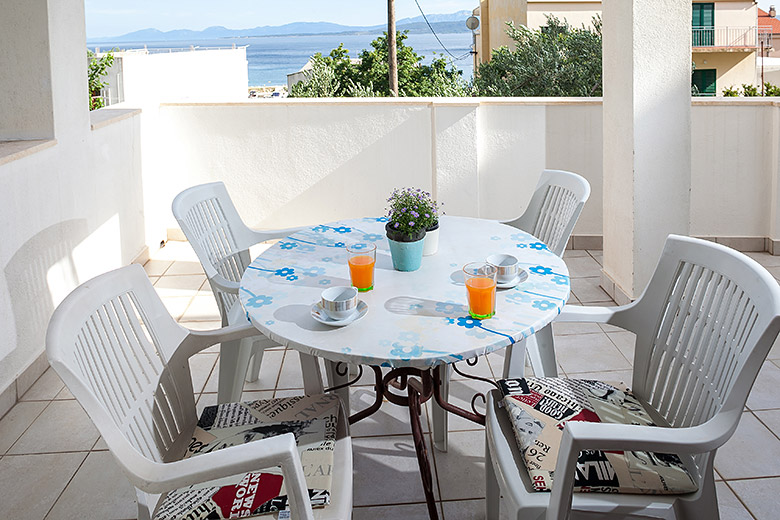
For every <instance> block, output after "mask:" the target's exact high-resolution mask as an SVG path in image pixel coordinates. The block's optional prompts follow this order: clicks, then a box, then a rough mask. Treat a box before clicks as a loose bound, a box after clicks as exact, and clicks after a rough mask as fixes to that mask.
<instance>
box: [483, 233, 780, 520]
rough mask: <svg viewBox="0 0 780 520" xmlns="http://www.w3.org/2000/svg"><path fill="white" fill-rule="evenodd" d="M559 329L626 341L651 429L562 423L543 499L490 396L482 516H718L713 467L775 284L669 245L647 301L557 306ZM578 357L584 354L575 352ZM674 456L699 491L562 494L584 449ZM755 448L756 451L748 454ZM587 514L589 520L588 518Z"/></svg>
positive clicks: (743, 265) (769, 318)
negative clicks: (601, 330) (601, 331)
mask: <svg viewBox="0 0 780 520" xmlns="http://www.w3.org/2000/svg"><path fill="white" fill-rule="evenodd" d="M560 319H561V320H562V321H579V322H598V323H609V324H611V325H615V326H618V327H621V328H624V329H626V330H630V331H632V332H634V333H635V334H636V347H635V354H634V374H633V382H632V391H633V393H634V395H635V396H636V397H637V398H638V399H639V400H640V401H641V402H642V403H643V404H644V405H645V406H646V407H647V408H648V410H649V411H650V413H651V415H653V416H654V417H653V419H654V421H655V422H656V423H657V424H658V425H659V427H647V426H634V425H623V424H607V423H587V422H569V423H567V424H566V427H565V428H564V431H563V439H562V444H561V447H560V450H559V452H558V459H557V463H556V464H557V465H556V469H555V480H554V482H553V491H552V493H539V492H535V491H533V486H532V485H531V482H530V479H529V477H528V473H527V471H526V469H525V465H524V463H523V462H522V455H521V454H520V451H519V449H518V446H517V442H516V441H515V437H514V434H513V431H512V426H511V424H510V421H509V418H508V416H507V414H506V411H505V410H503V409H501V408H499V402H500V400H501V398H500V396H499V395H497V394H496V393H491V395H490V396H489V398H488V407H487V425H486V430H485V431H486V436H487V442H486V462H485V465H486V473H487V498H486V504H487V518H488V519H489V520H495V519H497V518H498V508H499V507H498V506H499V495H502V496H503V498H504V500H505V504H506V505H507V506H508V509H509V510H510V517H511V518H518V519H519V518H523V519H540V518H545V519H547V520H553V519H555V520H563V519H565V518H567V517H568V516H569V512H570V509H571V510H572V516H575V514H574V512H576V511H579V512H581V511H590V512H591V515H593V513H595V514H596V515H598V517H599V518H603V517H605V516H613V517H625V516H628V515H648V516H659V517H663V518H671V517H675V516H676V517H678V518H691V519H698V518H708V519H710V518H712V519H717V518H718V504H717V498H716V494H715V482H714V476H713V469H712V464H713V459H714V457H715V452H716V450H717V448H718V447H720V446H722V445H723V444H724V443H725V442H726V441H727V440H728V439H729V438H730V437H731V435H732V434H733V433H734V430H736V428H737V424H738V422H739V419H740V416H741V414H742V410H743V408H744V405H745V401H746V399H747V396H748V392H749V391H750V388H751V386H752V385H753V382H754V380H755V378H756V375H757V374H758V371H759V369H760V368H761V365H762V363H763V361H764V359H765V358H766V356H767V354H768V353H769V350H770V348H771V347H772V343H773V342H774V340H775V338H776V337H777V334H778V331H779V330H780V286H778V284H777V282H776V281H775V280H774V278H772V276H771V275H770V274H769V273H768V272H767V271H766V270H765V269H764V268H763V267H761V266H760V265H759V264H758V263H756V262H755V261H753V260H752V259H750V258H748V257H747V256H745V255H743V254H741V253H738V252H736V251H734V250H731V249H728V248H726V247H724V246H722V245H718V244H714V243H711V242H707V241H703V240H697V239H693V238H686V237H679V236H673V235H672V236H670V237H669V238H668V239H667V241H666V245H665V247H664V250H663V254H662V255H661V260H660V262H659V264H658V266H657V268H656V270H655V273H654V274H653V277H652V279H651V280H650V283H649V284H648V286H647V288H646V289H645V292H644V293H643V294H642V296H641V297H640V298H639V299H638V300H636V301H635V302H633V303H631V304H629V305H625V306H621V307H612V308H608V307H565V308H564V311H563V313H562V314H561V315H560ZM582 355H583V356H587V355H588V353H587V352H585V351H583V352H582ZM587 449H596V450H633V451H653V452H660V453H674V454H678V455H680V457H681V458H682V459H683V461H684V462H686V466H687V468H688V470H689V471H690V472H691V475H693V477H694V479H695V480H696V483H697V484H698V486H699V489H698V491H697V492H695V493H689V494H685V495H629V494H620V495H617V494H602V493H572V484H573V481H574V473H575V465H576V459H577V455H578V453H579V452H580V451H582V450H587ZM756 449H760V447H756ZM591 517H592V516H591Z"/></svg>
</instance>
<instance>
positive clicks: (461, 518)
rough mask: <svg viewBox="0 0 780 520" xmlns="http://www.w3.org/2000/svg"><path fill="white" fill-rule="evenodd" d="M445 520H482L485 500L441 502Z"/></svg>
mask: <svg viewBox="0 0 780 520" xmlns="http://www.w3.org/2000/svg"><path fill="white" fill-rule="evenodd" d="M441 507H442V511H444V518H445V519H446V520H484V519H485V500H484V499H480V500H454V501H444V502H442V503H441Z"/></svg>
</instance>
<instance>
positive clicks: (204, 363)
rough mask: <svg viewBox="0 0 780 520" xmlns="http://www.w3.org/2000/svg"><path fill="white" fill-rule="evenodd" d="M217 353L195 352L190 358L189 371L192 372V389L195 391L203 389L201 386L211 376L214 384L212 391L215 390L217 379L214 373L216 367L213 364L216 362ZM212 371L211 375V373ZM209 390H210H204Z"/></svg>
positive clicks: (198, 391)
mask: <svg viewBox="0 0 780 520" xmlns="http://www.w3.org/2000/svg"><path fill="white" fill-rule="evenodd" d="M217 358H218V356H217V354H212V353H202V354H195V355H194V356H192V357H191V358H190V373H191V374H192V389H193V390H194V391H195V393H196V394H197V393H200V392H201V391H203V386H204V385H205V384H206V381H209V380H210V379H211V378H212V377H213V378H214V381H215V384H214V389H213V391H214V392H216V391H217V386H216V381H217V379H218V377H217V375H216V373H217V372H216V368H215V365H216V363H217ZM212 371H213V375H212ZM205 391H207V392H208V391H210V390H205Z"/></svg>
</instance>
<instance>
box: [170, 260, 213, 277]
mask: <svg viewBox="0 0 780 520" xmlns="http://www.w3.org/2000/svg"><path fill="white" fill-rule="evenodd" d="M183 274H204V273H203V266H202V265H201V263H200V262H191V261H188V260H176V261H174V262H173V265H171V266H170V267H169V268H168V270H167V271H165V276H174V275H183Z"/></svg>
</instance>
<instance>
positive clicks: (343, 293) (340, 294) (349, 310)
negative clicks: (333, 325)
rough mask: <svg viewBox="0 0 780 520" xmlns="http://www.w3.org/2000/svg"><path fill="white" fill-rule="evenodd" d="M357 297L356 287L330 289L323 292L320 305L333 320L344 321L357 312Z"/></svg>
mask: <svg viewBox="0 0 780 520" xmlns="http://www.w3.org/2000/svg"><path fill="white" fill-rule="evenodd" d="M357 295H358V290H357V289H356V288H354V287H330V288H328V289H325V290H324V291H322V295H321V302H320V305H321V306H322V310H323V312H325V314H327V315H328V316H329V317H330V318H331V319H334V320H339V321H340V320H344V319H347V318H349V317H350V316H351V315H352V314H353V313H354V312H355V311H356V310H357V304H358V298H357Z"/></svg>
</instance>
